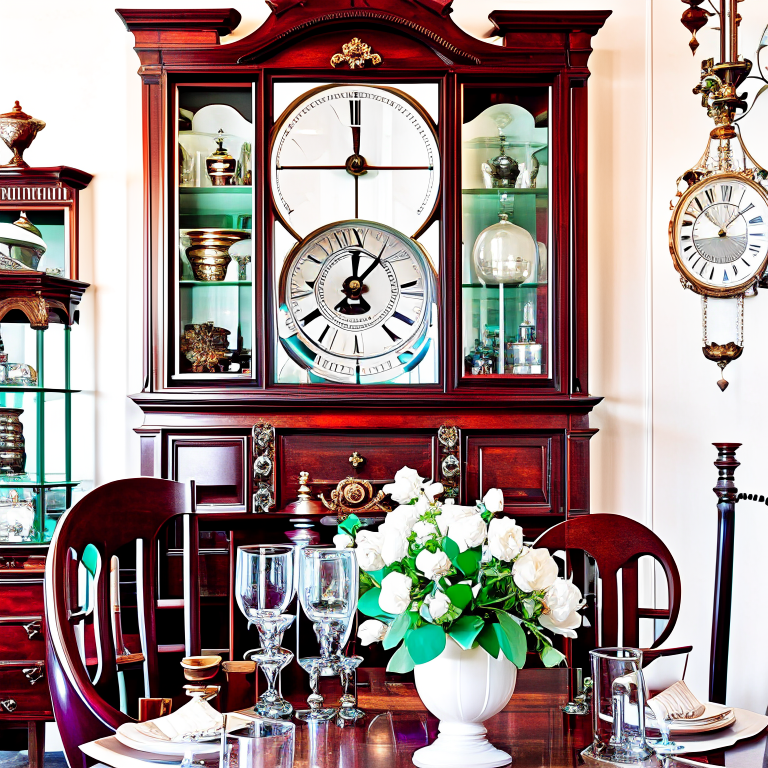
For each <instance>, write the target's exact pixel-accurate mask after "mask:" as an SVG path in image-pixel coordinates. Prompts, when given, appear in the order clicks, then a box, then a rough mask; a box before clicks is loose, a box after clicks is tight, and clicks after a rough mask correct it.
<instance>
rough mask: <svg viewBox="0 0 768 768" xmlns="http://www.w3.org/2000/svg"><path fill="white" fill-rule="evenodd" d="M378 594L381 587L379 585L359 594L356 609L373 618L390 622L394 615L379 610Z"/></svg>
mask: <svg viewBox="0 0 768 768" xmlns="http://www.w3.org/2000/svg"><path fill="white" fill-rule="evenodd" d="M380 594H381V589H380V588H379V587H374V588H373V589H369V590H368V591H367V592H366V593H365V594H364V595H361V596H360V599H359V600H358V601H357V609H358V610H359V611H360V613H364V614H365V615H366V616H371V617H372V618H374V619H379V620H380V621H384V622H386V623H387V624H391V623H392V619H394V618H395V615H394V614H392V613H387V612H386V611H382V610H381V608H380V607H379V595H380Z"/></svg>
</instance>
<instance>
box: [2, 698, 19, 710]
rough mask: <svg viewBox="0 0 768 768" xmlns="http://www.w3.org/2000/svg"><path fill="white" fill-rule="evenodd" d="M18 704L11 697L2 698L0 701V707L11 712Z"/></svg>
mask: <svg viewBox="0 0 768 768" xmlns="http://www.w3.org/2000/svg"><path fill="white" fill-rule="evenodd" d="M17 706H18V704H17V703H16V702H15V701H14V700H13V699H3V700H2V701H0V707H2V708H3V709H4V710H5V711H6V712H13V711H14V710H15V709H16V707H17Z"/></svg>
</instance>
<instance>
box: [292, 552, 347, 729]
mask: <svg viewBox="0 0 768 768" xmlns="http://www.w3.org/2000/svg"><path fill="white" fill-rule="evenodd" d="M297 559H298V569H299V601H300V602H301V607H302V608H303V609H304V613H305V614H306V615H307V618H308V619H309V620H310V621H311V622H313V624H314V628H315V634H316V635H317V639H318V642H319V644H320V657H319V661H318V663H317V664H313V665H312V672H311V673H310V678H312V675H313V674H317V675H324V676H325V675H335V674H338V673H339V671H340V668H341V657H340V646H341V645H342V642H343V640H344V638H345V636H346V635H347V634H348V631H349V629H350V625H351V622H352V620H353V618H354V615H355V611H356V610H357V580H358V567H357V557H356V555H355V551H354V550H353V549H326V548H319V547H304V548H303V549H302V550H301V551H300V552H299V553H298V555H297ZM299 663H300V664H301V660H300V661H299ZM305 668H306V667H305ZM310 682H312V680H310ZM313 697H319V698H320V702H321V703H322V697H321V696H320V694H319V693H318V692H317V690H316V686H313V689H312V696H310V699H308V700H307V701H308V703H309V704H310V710H308V711H310V712H311V711H312V709H313V705H312V701H311V699H312V698H313ZM319 708H321V707H320V704H316V705H315V707H314V709H319ZM297 716H298V715H297ZM312 719H317V718H312Z"/></svg>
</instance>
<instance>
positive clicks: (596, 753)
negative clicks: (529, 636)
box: [582, 648, 662, 768]
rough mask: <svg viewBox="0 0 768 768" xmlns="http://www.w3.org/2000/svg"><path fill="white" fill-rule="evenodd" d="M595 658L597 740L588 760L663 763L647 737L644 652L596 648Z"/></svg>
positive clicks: (587, 753) (594, 722)
mask: <svg viewBox="0 0 768 768" xmlns="http://www.w3.org/2000/svg"><path fill="white" fill-rule="evenodd" d="M589 655H590V658H591V660H592V679H593V681H594V692H593V696H592V730H593V734H594V737H593V741H592V744H591V746H589V747H587V748H586V749H585V750H584V752H582V755H583V756H584V759H585V762H586V763H587V764H588V765H589V764H595V763H611V764H615V763H619V764H623V765H643V766H659V768H660V766H661V765H662V763H661V761H660V760H659V758H658V757H657V756H656V753H655V752H654V750H653V748H652V747H651V746H649V745H648V743H647V741H646V738H645V701H646V693H645V680H644V679H643V671H642V663H643V654H642V651H640V650H638V649H637V648H596V649H595V650H594V651H590V652H589Z"/></svg>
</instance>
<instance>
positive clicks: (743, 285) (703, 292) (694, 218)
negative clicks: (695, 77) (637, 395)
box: [669, 0, 768, 391]
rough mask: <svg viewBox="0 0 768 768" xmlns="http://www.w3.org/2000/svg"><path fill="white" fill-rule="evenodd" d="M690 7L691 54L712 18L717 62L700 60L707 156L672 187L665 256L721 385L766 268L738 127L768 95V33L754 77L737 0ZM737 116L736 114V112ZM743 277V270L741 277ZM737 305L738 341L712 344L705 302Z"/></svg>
mask: <svg viewBox="0 0 768 768" xmlns="http://www.w3.org/2000/svg"><path fill="white" fill-rule="evenodd" d="M683 1H684V2H686V3H688V5H690V6H691V7H690V8H687V9H686V10H685V12H684V13H683V16H682V23H683V25H684V26H685V27H686V28H687V29H688V30H689V31H690V32H691V34H692V37H691V41H690V43H689V45H690V47H691V51H692V52H694V53H695V52H696V49H697V48H698V45H699V43H698V40H697V39H696V34H697V32H699V30H701V29H702V28H703V27H704V26H706V24H707V22H708V19H709V18H710V17H712V16H719V21H720V27H719V31H720V61H719V62H718V63H715V61H714V59H712V58H710V59H705V60H704V61H703V62H702V65H701V72H700V78H699V83H698V84H697V85H696V87H695V88H694V89H693V93H694V94H696V95H699V96H700V97H701V105H702V107H703V108H704V109H706V111H707V115H708V116H709V117H711V118H712V120H713V121H714V123H715V127H714V128H713V129H712V130H711V131H710V133H709V137H708V140H707V145H706V148H705V151H704V153H703V154H702V156H701V157H700V158H699V160H698V161H697V163H696V164H695V165H694V166H693V167H691V168H689V169H688V170H687V171H685V173H683V174H682V175H681V176H680V177H679V178H678V180H677V194H676V198H675V199H674V200H673V201H672V203H671V205H670V208H671V209H672V211H673V214H672V218H671V221H670V225H669V249H670V253H671V256H672V261H673V264H674V267H675V269H676V270H677V272H678V273H679V275H680V282H681V284H682V286H683V288H686V289H689V290H691V291H693V292H694V293H697V294H699V295H700V296H701V297H702V352H703V354H704V356H705V357H706V358H707V359H708V360H712V361H713V362H715V363H716V364H717V365H718V367H719V368H720V371H721V378H720V379H719V381H718V382H717V383H718V386H719V387H720V389H721V390H723V391H724V390H725V389H726V387H727V386H728V382H727V381H726V380H725V378H724V377H723V376H722V371H723V370H724V369H725V367H726V366H727V365H728V364H729V363H730V362H731V361H732V360H736V359H737V358H739V357H740V356H741V354H742V352H743V346H744V297H745V296H749V295H755V294H756V293H757V287H758V285H759V284H761V282H763V281H765V273H766V268H768V184H766V180H768V171H766V169H765V168H763V167H762V166H760V165H759V164H758V163H757V162H756V161H755V159H754V158H753V157H752V155H751V154H750V153H749V151H748V149H747V148H746V146H745V144H744V140H743V138H742V136H741V133H740V130H739V126H738V125H737V122H738V121H739V120H741V119H742V118H743V117H744V116H745V115H746V114H747V113H748V112H749V111H750V110H751V108H752V106H754V102H755V101H756V100H757V98H759V96H760V95H761V94H762V93H763V92H764V91H765V90H767V89H768V79H766V78H765V76H764V75H763V74H762V72H761V67H760V55H761V52H762V50H763V49H764V48H766V47H768V26H767V27H766V32H765V33H764V34H763V38H762V40H761V43H760V45H759V47H758V49H757V63H758V68H757V71H758V73H759V75H758V76H755V75H751V74H750V73H751V72H752V62H751V61H750V60H749V59H745V58H743V57H742V56H740V55H739V43H738V32H739V25H740V23H741V15H740V14H739V13H738V11H737V2H738V0H720V3H719V9H718V8H715V6H714V5H713V4H712V1H711V0H707V1H708V2H709V3H710V5H711V6H712V8H713V11H714V13H713V12H710V11H708V10H706V9H705V8H700V7H699V6H701V5H702V2H703V1H704V0H683ZM750 79H756V80H759V81H761V83H762V85H761V87H760V89H759V90H758V91H757V94H756V95H755V97H754V99H753V101H752V106H750V105H749V103H748V94H747V93H746V92H744V93H739V88H740V87H741V86H742V85H743V84H744V83H745V81H747V80H750ZM739 112H741V113H742V114H741V115H739V114H738V113H739ZM739 270H740V271H739ZM733 297H736V299H737V312H736V329H735V341H728V340H726V339H721V340H720V341H722V342H725V343H717V342H714V341H713V342H710V341H709V338H708V330H707V309H708V303H707V302H708V299H709V298H718V299H722V298H733Z"/></svg>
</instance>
